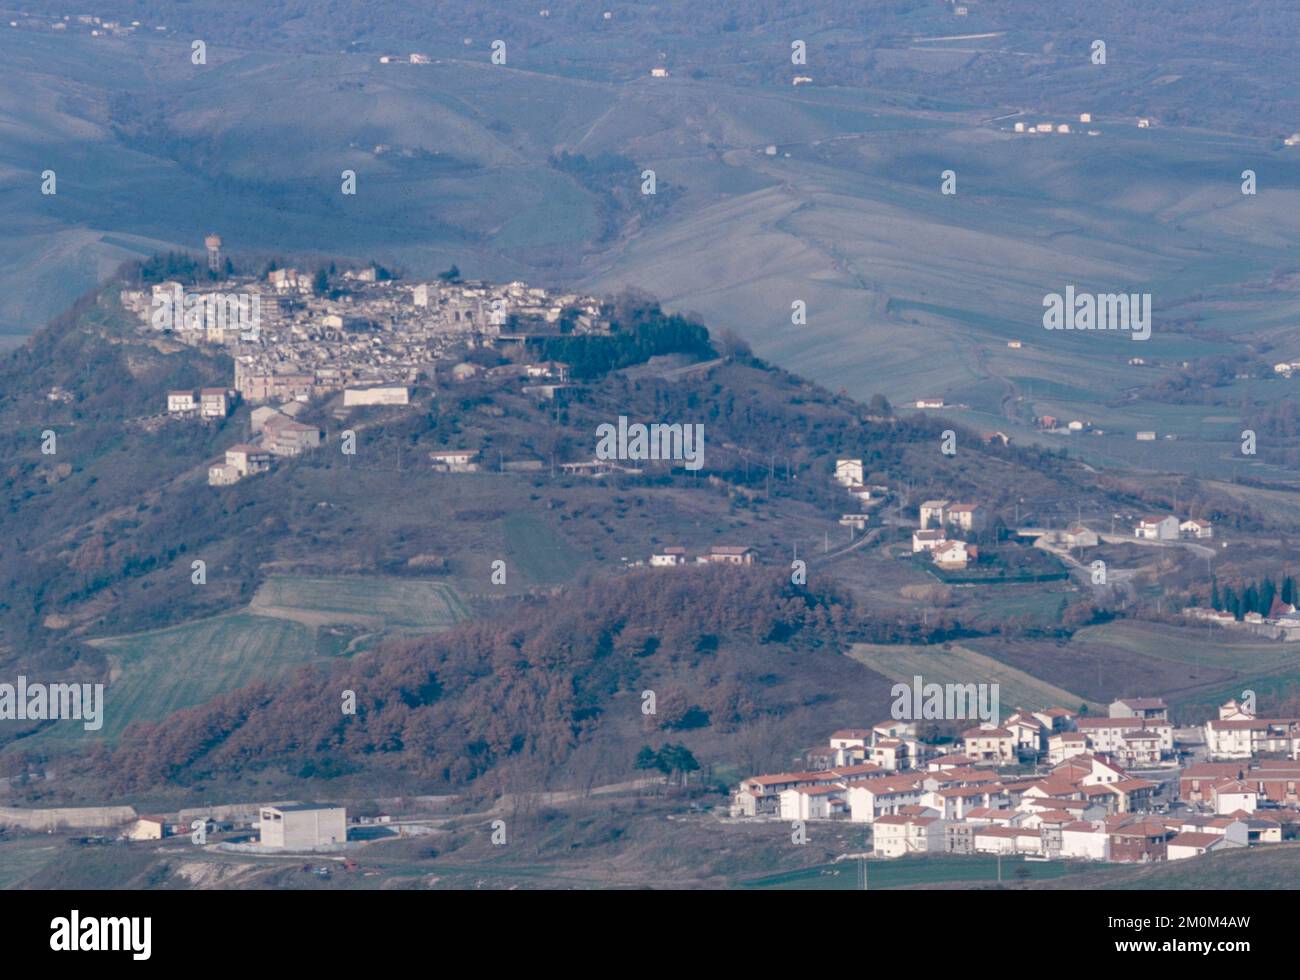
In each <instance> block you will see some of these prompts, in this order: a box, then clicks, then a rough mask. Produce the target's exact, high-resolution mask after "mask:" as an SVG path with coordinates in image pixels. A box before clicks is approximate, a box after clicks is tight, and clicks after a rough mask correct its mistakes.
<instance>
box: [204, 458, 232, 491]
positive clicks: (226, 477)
mask: <svg viewBox="0 0 1300 980" xmlns="http://www.w3.org/2000/svg"><path fill="white" fill-rule="evenodd" d="M239 477H240V473H239V470H238V469H237V468H236V467H234V466H232V465H231V464H230V463H220V462H214V463H209V464H208V486H210V487H228V486H230V485H231V484H232V483H238V482H239Z"/></svg>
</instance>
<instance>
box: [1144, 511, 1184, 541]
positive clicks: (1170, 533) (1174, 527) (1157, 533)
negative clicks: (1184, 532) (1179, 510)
mask: <svg viewBox="0 0 1300 980" xmlns="http://www.w3.org/2000/svg"><path fill="white" fill-rule="evenodd" d="M1178 529H1179V524H1178V518H1177V517H1174V516H1173V515H1172V514H1170V515H1168V516H1165V517H1161V516H1159V515H1154V516H1151V517H1144V518H1142V519H1141V520H1140V521H1138V523H1137V525H1136V526H1135V527H1134V528H1133V536H1134V537H1137V538H1141V539H1142V540H1144V541H1177V540H1178V535H1179V530H1178Z"/></svg>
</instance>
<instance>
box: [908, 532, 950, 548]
mask: <svg viewBox="0 0 1300 980" xmlns="http://www.w3.org/2000/svg"><path fill="white" fill-rule="evenodd" d="M947 540H948V532H947V531H945V530H944V529H943V528H941V527H936V528H931V529H930V530H928V531H913V532H912V554H914V555H915V554H917V553H919V552H922V551H934V549H935V548H938V547H941V546H942V545H944V544H946V543H947Z"/></svg>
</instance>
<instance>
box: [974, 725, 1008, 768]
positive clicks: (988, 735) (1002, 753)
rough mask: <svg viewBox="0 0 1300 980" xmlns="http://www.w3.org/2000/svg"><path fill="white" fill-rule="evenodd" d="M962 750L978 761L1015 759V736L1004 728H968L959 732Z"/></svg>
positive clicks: (1001, 761)
mask: <svg viewBox="0 0 1300 980" xmlns="http://www.w3.org/2000/svg"><path fill="white" fill-rule="evenodd" d="M961 737H962V743H963V745H962V751H963V752H964V753H965V754H966V755H968V756H970V757H971V758H973V759H977V760H978V761H980V762H994V763H999V764H1001V763H1011V762H1015V761H1016V737H1015V736H1014V735H1012V734H1011V733H1010V732H1009V731H1007V730H1006V729H1005V728H995V727H992V726H990V727H988V728H968V729H967V730H966V731H964V732H962V733H961Z"/></svg>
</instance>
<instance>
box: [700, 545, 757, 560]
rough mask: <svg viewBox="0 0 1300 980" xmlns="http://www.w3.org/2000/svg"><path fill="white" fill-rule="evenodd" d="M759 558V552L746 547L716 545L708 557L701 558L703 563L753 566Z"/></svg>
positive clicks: (710, 550)
mask: <svg viewBox="0 0 1300 980" xmlns="http://www.w3.org/2000/svg"><path fill="white" fill-rule="evenodd" d="M757 558H758V552H757V551H755V550H754V549H753V548H749V547H746V546H744V545H731V544H715V545H714V546H713V547H712V548H710V549H709V553H708V554H707V555H703V556H702V557H701V558H700V561H702V562H708V563H710V564H714V565H752V564H754V562H755V560H756V559H757Z"/></svg>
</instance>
